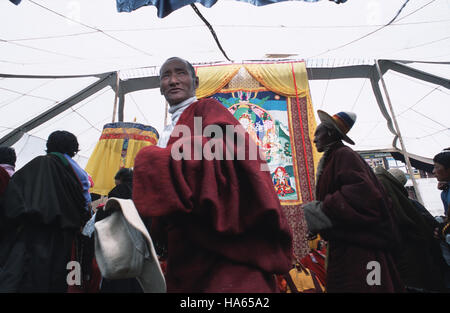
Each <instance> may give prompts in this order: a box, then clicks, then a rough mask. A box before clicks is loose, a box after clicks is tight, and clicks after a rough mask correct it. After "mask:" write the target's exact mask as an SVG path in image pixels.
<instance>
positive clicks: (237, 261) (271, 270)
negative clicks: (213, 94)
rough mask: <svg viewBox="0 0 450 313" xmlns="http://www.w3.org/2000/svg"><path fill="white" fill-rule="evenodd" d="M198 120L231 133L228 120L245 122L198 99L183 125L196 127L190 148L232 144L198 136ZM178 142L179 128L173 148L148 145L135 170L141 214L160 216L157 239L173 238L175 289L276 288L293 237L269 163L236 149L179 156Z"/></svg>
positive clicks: (170, 283) (155, 222)
mask: <svg viewBox="0 0 450 313" xmlns="http://www.w3.org/2000/svg"><path fill="white" fill-rule="evenodd" d="M194 117H201V118H202V128H201V130H204V129H205V127H206V126H208V125H218V126H220V127H221V128H222V129H223V134H224V137H225V125H239V127H241V126H240V124H239V122H238V121H237V120H236V119H235V118H234V117H233V115H232V114H231V113H230V112H228V110H227V109H226V108H225V107H224V106H223V105H222V104H220V103H219V102H217V101H216V100H214V99H202V100H199V101H197V102H194V103H193V104H191V105H190V106H189V107H188V108H187V109H186V110H185V111H184V112H183V114H182V115H181V116H180V119H179V121H178V123H177V126H179V125H186V126H187V127H188V128H189V130H190V132H191V136H185V137H183V139H181V140H185V141H184V142H190V143H192V145H191V147H192V149H191V151H193V147H194V143H195V142H197V143H199V144H200V145H201V147H205V144H207V143H208V142H215V143H219V146H222V147H224V146H225V145H224V144H223V142H222V141H220V140H219V139H218V138H220V137H217V136H216V138H215V139H211V138H208V137H205V136H201V135H200V136H199V135H198V134H194ZM242 129H243V128H242ZM200 133H203V132H202V131H200ZM194 135H195V136H194ZM244 135H245V139H246V140H245V148H246V149H248V147H249V136H248V133H244ZM178 139H179V138H178V137H174V132H173V133H172V135H171V137H170V139H169V142H168V145H167V148H160V147H157V146H150V147H145V148H143V149H142V150H141V151H140V152H139V153H138V155H137V156H136V159H135V167H134V175H133V200H134V202H135V204H136V207H137V209H138V211H139V213H140V214H141V216H143V217H153V219H152V227H151V235H152V238H153V240H155V241H161V240H163V241H164V240H165V241H166V242H167V247H168V257H167V271H166V282H167V290H168V292H276V291H277V287H276V283H275V279H274V275H273V274H275V273H277V274H281V273H286V272H288V271H289V270H290V269H291V264H292V236H291V233H290V229H289V226H288V223H287V220H286V217H285V216H284V214H283V211H282V209H281V206H280V202H279V200H278V197H277V195H276V194H275V191H274V188H273V184H272V181H271V177H270V174H269V172H266V171H261V165H263V164H265V161H263V160H261V158H260V157H259V155H258V159H257V160H254V161H250V160H248V158H246V160H237V157H236V154H235V155H234V158H233V159H232V160H217V159H214V160H207V159H206V158H205V157H202V160H194V159H193V158H191V160H185V159H184V160H175V159H174V158H172V157H171V148H172V147H173V146H174V143H175V142H176V141H177V140H178ZM228 143H229V142H228ZM217 147H218V146H217ZM234 148H235V149H234V151H235V152H236V151H238V150H237V148H236V145H235V147H234ZM247 157H248V155H247Z"/></svg>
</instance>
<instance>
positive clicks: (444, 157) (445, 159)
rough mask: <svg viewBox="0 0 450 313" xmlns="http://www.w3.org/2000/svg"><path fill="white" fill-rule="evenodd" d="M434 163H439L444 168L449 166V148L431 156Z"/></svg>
mask: <svg viewBox="0 0 450 313" xmlns="http://www.w3.org/2000/svg"><path fill="white" fill-rule="evenodd" d="M433 162H434V163H439V164H441V165H442V166H444V167H445V168H446V169H448V168H450V148H446V149H444V151H442V152H440V153H438V154H436V155H435V156H434V158H433Z"/></svg>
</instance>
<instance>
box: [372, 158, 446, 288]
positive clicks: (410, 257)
mask: <svg viewBox="0 0 450 313" xmlns="http://www.w3.org/2000/svg"><path fill="white" fill-rule="evenodd" d="M375 174H376V176H377V177H378V179H379V180H380V182H381V183H382V184H383V187H384V188H385V190H386V192H387V193H388V195H389V197H390V199H391V202H392V212H393V214H394V219H395V221H396V223H397V225H398V227H399V230H400V235H401V245H400V247H399V250H398V253H397V258H396V264H397V269H398V271H399V273H400V276H401V278H402V280H403V282H404V283H405V286H406V288H407V290H410V291H421V292H427V291H442V290H443V288H444V282H443V279H442V274H443V272H442V270H443V265H444V263H443V259H442V257H441V255H440V254H441V251H440V248H439V243H438V242H437V241H436V240H435V239H434V236H433V232H434V227H433V226H432V225H429V224H427V222H426V220H425V219H424V217H423V216H422V214H421V213H420V212H419V211H418V210H417V209H416V206H415V205H414V203H413V202H412V201H411V199H409V197H408V191H407V190H406V188H405V187H404V185H403V184H402V183H401V182H400V181H399V180H398V179H397V178H396V177H395V176H393V175H392V174H391V173H390V172H388V171H387V170H385V169H384V168H383V167H381V166H378V167H377V168H376V169H375ZM397 177H398V174H397ZM405 181H406V177H405Z"/></svg>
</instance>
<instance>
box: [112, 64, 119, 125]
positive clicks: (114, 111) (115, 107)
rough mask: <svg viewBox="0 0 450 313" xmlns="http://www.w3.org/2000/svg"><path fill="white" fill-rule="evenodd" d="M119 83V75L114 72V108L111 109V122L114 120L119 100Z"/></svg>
mask: <svg viewBox="0 0 450 313" xmlns="http://www.w3.org/2000/svg"><path fill="white" fill-rule="evenodd" d="M119 83H120V75H119V71H117V72H116V95H115V97H114V107H113V116H112V122H113V123H114V120H115V119H116V110H117V100H118V99H119Z"/></svg>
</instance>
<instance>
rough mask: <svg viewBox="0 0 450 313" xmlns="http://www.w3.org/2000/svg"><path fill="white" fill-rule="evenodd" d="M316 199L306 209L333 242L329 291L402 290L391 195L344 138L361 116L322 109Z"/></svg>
mask: <svg viewBox="0 0 450 313" xmlns="http://www.w3.org/2000/svg"><path fill="white" fill-rule="evenodd" d="M318 115H319V118H320V120H321V124H320V125H319V126H318V127H317V129H316V132H315V134H314V143H315V145H316V148H317V150H318V151H319V152H324V154H323V156H322V159H321V160H320V162H319V165H318V169H317V180H316V199H317V200H315V201H312V202H309V203H307V204H306V205H305V206H304V207H303V209H304V213H305V218H306V222H307V224H308V228H309V231H310V232H311V233H320V234H321V236H322V237H323V238H324V239H325V240H327V241H328V258H327V262H328V265H327V291H328V292H401V291H403V290H404V288H403V283H402V282H401V280H400V278H399V275H398V272H397V269H396V266H395V264H394V259H393V257H392V252H393V249H394V248H395V246H396V244H397V238H398V233H397V231H396V227H395V225H394V221H393V218H392V215H391V214H392V213H391V211H390V210H389V203H388V201H387V196H386V194H385V192H384V190H383V188H382V186H381V184H380V182H379V181H378V180H377V178H376V176H375V174H374V173H373V171H372V169H371V168H370V167H369V165H368V164H367V163H366V162H365V161H364V160H363V159H362V158H361V157H360V156H359V154H358V153H356V152H355V151H353V150H352V149H351V148H350V147H348V146H346V145H344V144H343V143H342V141H345V142H347V143H349V144H352V145H353V144H354V142H353V140H352V139H350V138H349V137H348V136H347V133H348V132H349V131H350V129H351V128H352V127H353V125H354V123H355V120H356V115H355V114H354V113H352V112H339V113H337V114H335V115H333V116H331V115H329V114H327V113H326V112H324V111H321V110H319V111H318Z"/></svg>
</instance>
